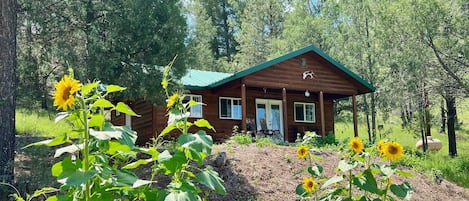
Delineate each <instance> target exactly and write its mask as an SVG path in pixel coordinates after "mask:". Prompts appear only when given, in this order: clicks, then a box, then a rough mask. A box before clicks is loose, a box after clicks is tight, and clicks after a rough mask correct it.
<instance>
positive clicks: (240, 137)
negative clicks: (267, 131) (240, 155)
mask: <svg viewBox="0 0 469 201" xmlns="http://www.w3.org/2000/svg"><path fill="white" fill-rule="evenodd" d="M230 141H234V142H235V143H238V144H251V143H252V136H251V135H248V134H244V133H240V134H235V135H233V136H231V137H230Z"/></svg>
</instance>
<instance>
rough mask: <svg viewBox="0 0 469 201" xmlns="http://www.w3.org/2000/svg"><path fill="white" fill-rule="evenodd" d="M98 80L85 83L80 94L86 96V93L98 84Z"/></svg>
mask: <svg viewBox="0 0 469 201" xmlns="http://www.w3.org/2000/svg"><path fill="white" fill-rule="evenodd" d="M98 84H99V82H93V83H89V84H85V85H83V86H82V87H81V95H82V96H86V95H88V94H89V93H90V92H91V91H92V90H93V89H95V88H96V87H97V86H98Z"/></svg>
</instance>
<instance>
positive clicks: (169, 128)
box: [160, 122, 176, 137]
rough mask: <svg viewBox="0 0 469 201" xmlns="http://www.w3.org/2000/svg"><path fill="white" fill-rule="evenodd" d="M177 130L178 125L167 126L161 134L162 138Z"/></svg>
mask: <svg viewBox="0 0 469 201" xmlns="http://www.w3.org/2000/svg"><path fill="white" fill-rule="evenodd" d="M174 129H176V123H174V122H173V123H171V124H169V125H168V126H166V128H164V129H163V130H162V131H161V133H160V136H161V137H163V136H165V135H167V134H168V133H169V132H171V131H172V130H174Z"/></svg>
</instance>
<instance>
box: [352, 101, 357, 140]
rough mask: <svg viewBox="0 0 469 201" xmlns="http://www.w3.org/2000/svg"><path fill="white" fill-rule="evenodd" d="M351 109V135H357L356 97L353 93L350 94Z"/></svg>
mask: <svg viewBox="0 0 469 201" xmlns="http://www.w3.org/2000/svg"><path fill="white" fill-rule="evenodd" d="M352 107H353V108H352V109H353V111H352V112H353V136H354V137H358V119H357V97H356V96H355V94H353V96H352Z"/></svg>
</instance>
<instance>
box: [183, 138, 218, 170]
mask: <svg viewBox="0 0 469 201" xmlns="http://www.w3.org/2000/svg"><path fill="white" fill-rule="evenodd" d="M178 143H179V144H180V145H181V146H182V147H184V148H186V149H187V150H189V154H188V156H187V157H188V158H190V159H192V160H195V161H197V162H198V163H199V165H202V164H203V160H204V159H205V157H206V156H207V155H210V154H211V153H212V145H213V140H212V137H211V136H209V135H207V134H206V133H205V131H199V132H198V133H197V134H183V135H181V136H179V138H178Z"/></svg>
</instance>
